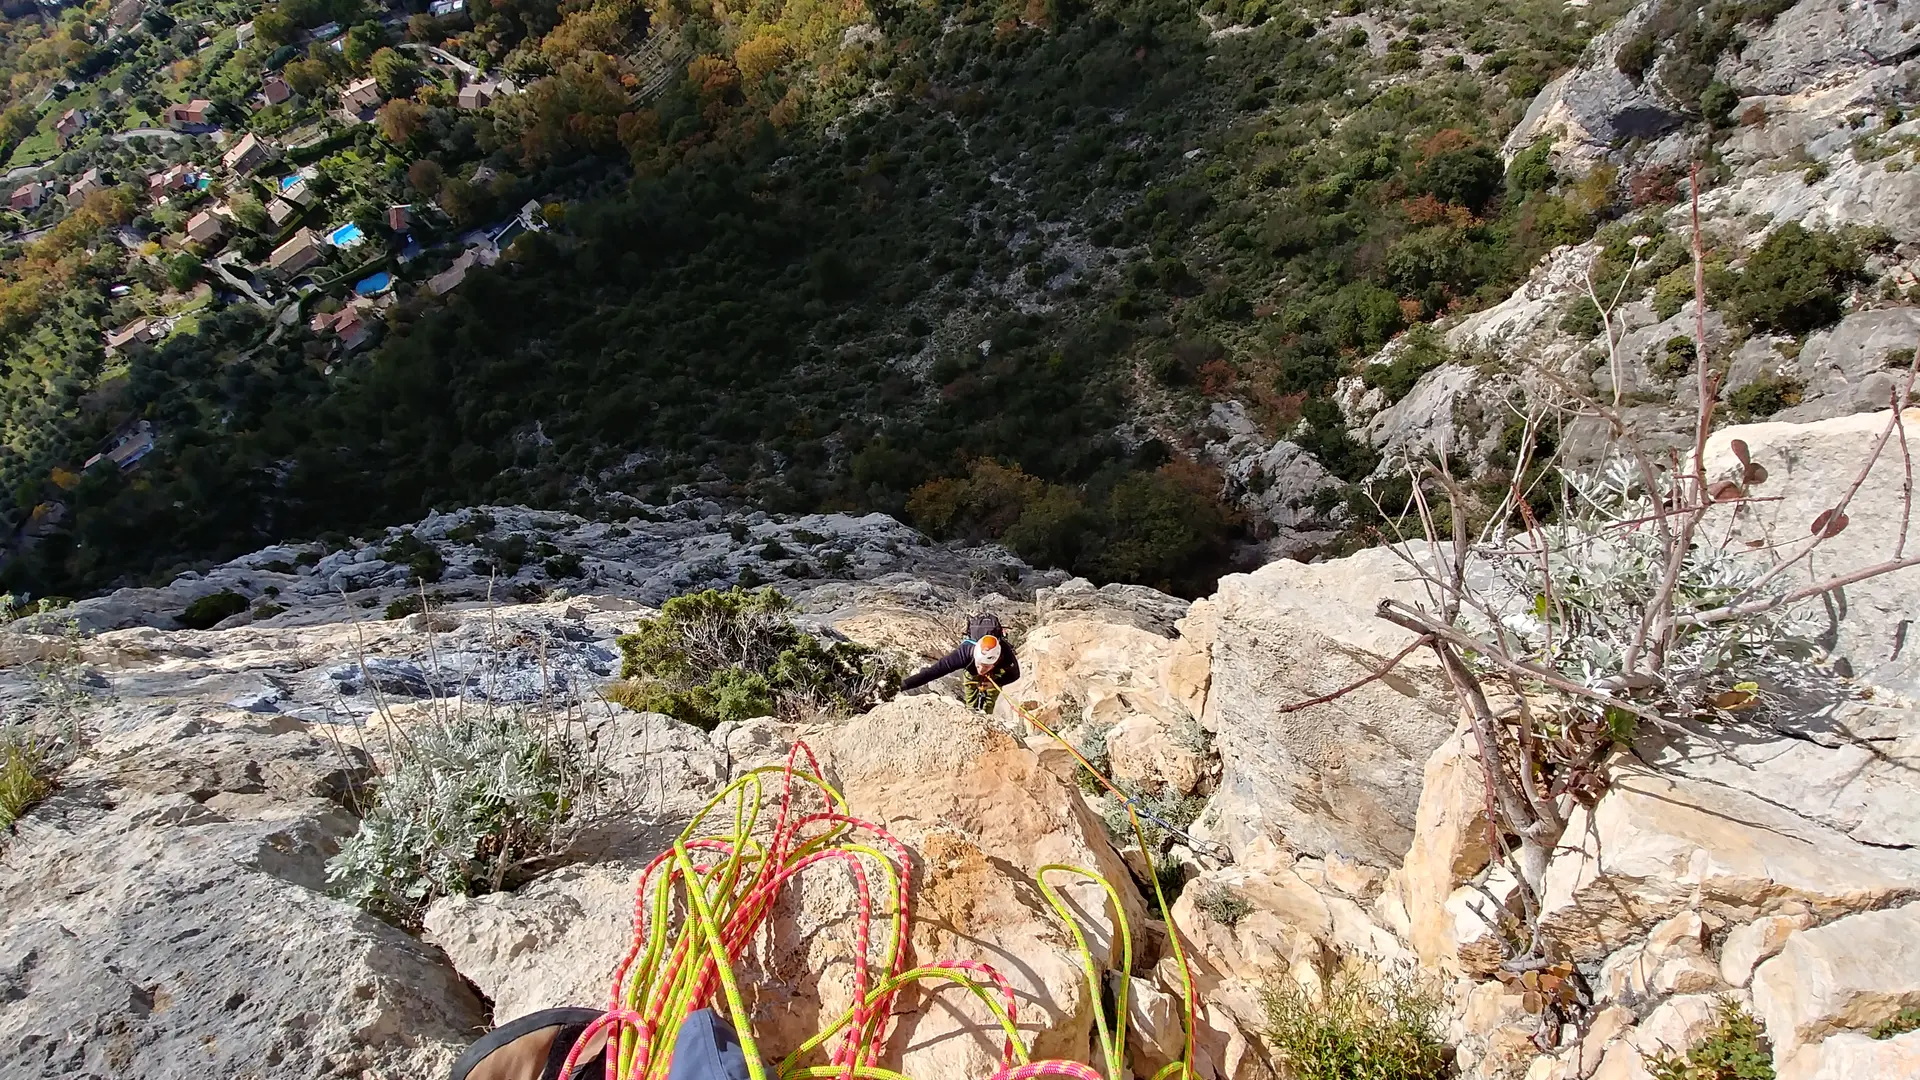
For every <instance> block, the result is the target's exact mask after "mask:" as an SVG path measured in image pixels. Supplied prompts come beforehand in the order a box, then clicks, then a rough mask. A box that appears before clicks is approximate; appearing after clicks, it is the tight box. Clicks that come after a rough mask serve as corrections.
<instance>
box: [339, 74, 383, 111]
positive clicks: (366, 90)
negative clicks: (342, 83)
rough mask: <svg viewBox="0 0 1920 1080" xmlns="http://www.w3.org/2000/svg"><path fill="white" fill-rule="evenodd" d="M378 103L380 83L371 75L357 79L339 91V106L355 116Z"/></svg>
mask: <svg viewBox="0 0 1920 1080" xmlns="http://www.w3.org/2000/svg"><path fill="white" fill-rule="evenodd" d="M379 104H380V84H379V83H378V82H376V81H374V79H373V77H372V76H368V77H366V78H364V79H357V80H355V81H353V82H350V83H348V84H347V86H346V89H344V90H342V91H340V107H341V108H343V109H345V110H346V111H348V112H350V113H352V114H353V115H355V116H358V115H360V114H361V113H363V112H365V111H366V110H368V109H371V108H374V107H375V106H377V105H379Z"/></svg>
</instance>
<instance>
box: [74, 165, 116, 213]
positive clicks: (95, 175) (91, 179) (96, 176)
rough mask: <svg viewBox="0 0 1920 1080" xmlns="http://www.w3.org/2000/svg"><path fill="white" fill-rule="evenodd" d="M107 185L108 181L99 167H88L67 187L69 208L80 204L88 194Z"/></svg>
mask: <svg viewBox="0 0 1920 1080" xmlns="http://www.w3.org/2000/svg"><path fill="white" fill-rule="evenodd" d="M106 186H107V182H106V180H104V179H103V178H102V177H101V176H100V170H99V169H98V168H93V169H88V170H87V171H86V172H83V173H81V174H80V178H79V179H78V180H75V181H74V182H73V184H72V185H71V186H69V187H68V188H67V206H68V207H69V208H71V207H76V206H79V205H80V203H81V201H82V200H84V199H85V198H86V197H87V196H88V195H90V194H92V193H94V192H96V191H99V190H100V189H102V188H104V187H106Z"/></svg>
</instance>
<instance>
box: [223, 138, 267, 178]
mask: <svg viewBox="0 0 1920 1080" xmlns="http://www.w3.org/2000/svg"><path fill="white" fill-rule="evenodd" d="M267 154H268V151H267V144H266V143H264V142H261V141H260V139H259V137H258V136H256V135H255V134H254V133H253V132H251V131H249V132H247V133H246V134H245V135H242V136H240V141H239V142H237V143H234V144H233V146H232V148H230V149H229V150H228V151H227V152H226V153H224V154H222V155H220V163H221V164H222V165H225V166H226V167H227V169H228V170H229V171H231V172H234V173H237V174H239V175H241V176H245V175H246V174H248V173H250V172H252V171H253V170H255V169H257V168H259V167H260V166H261V165H263V164H265V163H266V160H267Z"/></svg>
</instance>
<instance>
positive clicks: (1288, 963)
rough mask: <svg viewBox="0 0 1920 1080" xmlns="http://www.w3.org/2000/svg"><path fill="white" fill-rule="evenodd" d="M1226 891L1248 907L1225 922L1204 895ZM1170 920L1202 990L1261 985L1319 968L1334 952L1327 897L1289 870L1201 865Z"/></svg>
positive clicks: (1331, 923)
mask: <svg viewBox="0 0 1920 1080" xmlns="http://www.w3.org/2000/svg"><path fill="white" fill-rule="evenodd" d="M1217 894H1224V895H1227V896H1231V897H1235V898H1237V899H1239V900H1241V901H1244V902H1245V903H1246V904H1247V905H1248V906H1249V907H1250V908H1251V909H1252V910H1251V911H1249V912H1248V913H1247V914H1245V915H1243V916H1241V917H1240V918H1239V919H1238V920H1237V921H1235V922H1234V923H1232V924H1231V925H1228V924H1226V923H1223V922H1221V921H1220V920H1219V919H1217V918H1216V917H1215V916H1214V915H1213V914H1212V913H1210V912H1209V911H1208V907H1209V905H1208V904H1206V903H1204V902H1203V901H1205V900H1207V899H1208V898H1210V897H1212V896H1214V895H1217ZM1173 925H1174V928H1175V929H1176V930H1177V931H1178V932H1179V933H1180V934H1181V938H1182V940H1183V941H1186V942H1188V943H1189V944H1190V946H1191V949H1192V953H1193V954H1194V956H1195V967H1194V973H1195V977H1196V978H1197V979H1199V980H1200V982H1201V984H1202V987H1203V989H1212V988H1213V987H1214V986H1216V985H1218V984H1220V983H1221V982H1223V981H1226V980H1229V979H1233V980H1240V981H1243V982H1247V983H1251V984H1258V983H1260V982H1262V981H1265V980H1270V979H1273V978H1276V977H1278V976H1282V975H1285V974H1287V973H1288V972H1290V971H1293V970H1295V969H1296V968H1299V969H1304V970H1305V971H1306V972H1311V973H1314V974H1315V975H1318V974H1319V973H1321V972H1322V969H1324V968H1325V967H1326V965H1327V963H1328V961H1329V959H1330V957H1331V949H1330V948H1329V946H1328V944H1327V942H1328V940H1329V939H1330V938H1331V937H1332V936H1333V933H1334V917H1333V912H1332V910H1331V908H1330V907H1329V904H1328V898H1327V897H1325V896H1322V895H1321V894H1320V893H1319V892H1318V891H1316V890H1315V889H1314V888H1313V887H1312V886H1311V885H1309V884H1307V883H1306V882H1305V881H1304V880H1302V879H1301V878H1300V877H1299V875H1297V874H1295V873H1294V872H1293V871H1291V870H1289V869H1285V868H1280V867H1268V868H1266V869H1265V870H1264V871H1262V870H1253V869H1249V868H1247V867H1245V866H1237V865H1236V866H1231V867H1227V868H1225V869H1222V870H1214V871H1204V872H1202V873H1201V874H1200V875H1199V876H1197V877H1195V878H1194V879H1193V880H1191V881H1189V882H1188V883H1187V886H1186V888H1185V889H1183V890H1181V893H1180V898H1179V899H1177V900H1175V901H1174V902H1173Z"/></svg>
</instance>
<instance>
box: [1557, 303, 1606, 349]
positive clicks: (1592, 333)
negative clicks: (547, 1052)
mask: <svg viewBox="0 0 1920 1080" xmlns="http://www.w3.org/2000/svg"><path fill="white" fill-rule="evenodd" d="M1560 332H1561V333H1563V334H1567V335H1569V336H1572V337H1576V338H1579V339H1581V340H1582V341H1585V340H1586V339H1587V338H1591V337H1596V336H1598V335H1599V333H1600V309H1599V308H1597V307H1595V306H1593V301H1592V300H1591V299H1589V298H1588V297H1585V296H1577V297H1574V299H1573V301H1572V302H1571V303H1569V304H1568V305H1567V306H1566V309H1565V310H1563V311H1561V312H1560Z"/></svg>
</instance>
